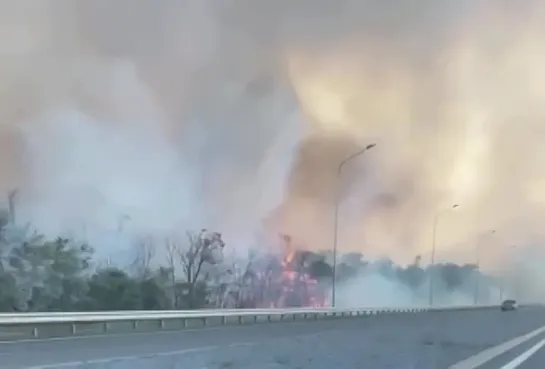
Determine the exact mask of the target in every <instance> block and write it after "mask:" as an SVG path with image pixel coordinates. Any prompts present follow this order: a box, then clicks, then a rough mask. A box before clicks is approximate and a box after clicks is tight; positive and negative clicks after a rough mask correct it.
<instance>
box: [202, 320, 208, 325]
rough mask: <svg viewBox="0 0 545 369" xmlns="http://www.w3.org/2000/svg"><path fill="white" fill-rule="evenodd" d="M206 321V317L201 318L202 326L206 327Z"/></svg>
mask: <svg viewBox="0 0 545 369" xmlns="http://www.w3.org/2000/svg"><path fill="white" fill-rule="evenodd" d="M206 321H207V319H206V318H202V325H203V327H206V325H207V323H206Z"/></svg>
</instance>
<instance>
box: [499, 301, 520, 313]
mask: <svg viewBox="0 0 545 369" xmlns="http://www.w3.org/2000/svg"><path fill="white" fill-rule="evenodd" d="M517 309H518V304H517V302H516V301H515V300H505V301H504V302H502V303H501V311H513V310H517Z"/></svg>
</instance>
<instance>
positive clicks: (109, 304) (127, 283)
mask: <svg viewBox="0 0 545 369" xmlns="http://www.w3.org/2000/svg"><path fill="white" fill-rule="evenodd" d="M83 308H84V309H88V310H131V309H134V310H140V309H142V299H141V296H140V286H139V285H138V283H137V282H136V280H135V279H133V278H131V277H130V276H129V275H128V274H127V273H125V272H124V271H122V270H120V269H117V268H105V269H102V270H99V271H98V272H97V273H95V274H94V275H93V276H92V277H91V279H90V281H89V292H88V294H87V298H86V299H85V301H84V302H83Z"/></svg>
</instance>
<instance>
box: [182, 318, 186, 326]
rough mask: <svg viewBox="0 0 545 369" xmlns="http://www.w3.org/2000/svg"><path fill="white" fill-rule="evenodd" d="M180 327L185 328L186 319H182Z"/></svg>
mask: <svg viewBox="0 0 545 369" xmlns="http://www.w3.org/2000/svg"><path fill="white" fill-rule="evenodd" d="M182 326H183V327H184V328H187V319H185V318H184V319H182Z"/></svg>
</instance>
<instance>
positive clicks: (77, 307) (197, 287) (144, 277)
mask: <svg viewBox="0 0 545 369" xmlns="http://www.w3.org/2000/svg"><path fill="white" fill-rule="evenodd" d="M7 223H8V222H7V221H6V220H5V219H4V220H3V221H2V220H1V219H0V286H1V288H0V311H4V312H9V311H81V310H85V311H87V310H148V309H150V310H151V309H154V310H157V309H197V308H203V307H217V306H224V304H222V303H221V302H218V301H219V300H218V294H219V292H218V291H220V290H221V289H222V288H224V287H225V283H224V282H221V280H222V278H223V277H224V276H226V275H227V276H229V278H230V279H228V280H229V281H230V282H226V283H231V284H232V283H238V284H244V283H246V282H245V281H248V275H249V273H248V270H246V271H245V270H239V271H238V272H236V271H235V270H236V269H237V268H238V269H241V268H239V267H237V266H236V265H234V264H235V263H234V261H232V260H224V259H223V252H222V250H223V248H224V246H225V244H224V243H223V241H222V239H221V235H220V234H218V233H206V237H205V231H201V232H197V233H188V235H187V239H186V240H185V243H184V244H183V245H178V244H172V243H169V242H166V244H165V245H162V246H161V247H162V250H164V252H163V254H165V257H164V258H163V259H164V260H165V263H164V264H165V265H160V263H156V262H152V259H153V257H154V252H152V248H151V246H150V244H149V243H148V244H146V243H143V244H142V248H141V249H142V250H141V251H142V252H140V253H139V256H138V257H137V260H136V261H135V263H134V265H133V267H132V268H129V269H130V270H121V269H118V268H115V267H112V266H108V265H107V266H104V267H97V266H96V265H94V264H93V249H92V247H90V246H89V245H82V244H77V243H75V242H74V241H72V240H70V239H65V238H57V239H54V240H47V239H45V238H44V237H43V236H42V235H39V234H37V233H35V232H33V231H32V230H31V228H30V227H13V226H10V225H8V224H7ZM304 254H305V255H304V259H305V260H306V264H305V265H306V266H305V267H306V268H307V269H306V270H307V273H308V275H310V277H312V278H314V279H316V280H318V282H320V283H325V284H328V283H330V281H331V276H332V274H333V269H332V266H331V265H330V264H329V263H328V262H327V261H326V257H325V256H324V255H320V254H315V253H312V252H305V253H304ZM341 259H342V260H341V262H340V263H339V265H338V268H337V273H338V281H339V283H344V282H347V281H350V280H353V279H354V278H357V277H361V276H365V275H366V274H372V273H375V274H378V275H380V276H382V277H383V278H385V279H387V280H391V281H395V283H397V284H399V285H401V286H403V288H405V289H407V290H408V291H413V292H414V294H415V295H417V294H418V293H419V291H420V293H421V294H425V292H422V291H425V290H426V286H427V280H428V279H429V275H430V273H435V276H436V280H437V284H438V288H440V289H441V291H447V292H448V293H450V292H456V291H465V292H466V293H469V294H471V291H472V288H473V287H472V286H473V284H472V283H473V282H472V281H474V280H475V278H476V277H477V278H481V276H480V274H479V273H478V271H476V269H475V267H474V266H472V265H464V266H458V265H455V264H441V265H436V266H435V267H434V268H433V269H431V270H430V269H429V268H426V269H425V268H422V267H421V266H420V258H416V259H415V261H414V263H412V264H411V265H409V266H406V267H401V266H396V265H395V264H394V263H393V262H391V261H390V260H381V261H377V262H370V261H366V260H364V259H363V257H362V255H360V254H349V255H345V256H344V257H343V258H341ZM246 263H247V264H248V265H251V264H252V263H251V261H250V262H247V261H246ZM241 264H242V263H241ZM247 268H248V266H247V267H246V269H247ZM242 269H244V268H242ZM482 279H483V280H485V278H482ZM487 280H488V279H487ZM489 285H490V283H489ZM483 286H484V285H483ZM483 290H484V288H483Z"/></svg>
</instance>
